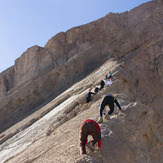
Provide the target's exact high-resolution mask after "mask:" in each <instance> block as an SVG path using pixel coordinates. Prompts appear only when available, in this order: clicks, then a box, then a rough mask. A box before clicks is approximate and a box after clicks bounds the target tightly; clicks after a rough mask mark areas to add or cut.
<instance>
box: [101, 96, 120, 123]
mask: <svg viewBox="0 0 163 163" xmlns="http://www.w3.org/2000/svg"><path fill="white" fill-rule="evenodd" d="M114 103H116V105H117V106H118V108H119V110H120V111H122V109H121V106H120V104H119V103H118V101H117V100H116V98H115V97H114V96H113V95H111V94H109V95H105V96H104V97H103V99H102V102H101V104H100V118H99V120H98V123H102V122H103V118H102V115H103V114H102V113H103V110H104V108H105V106H107V105H108V106H109V108H110V111H109V112H108V113H107V114H106V115H105V117H106V119H109V117H110V115H111V114H112V113H113V112H114Z"/></svg>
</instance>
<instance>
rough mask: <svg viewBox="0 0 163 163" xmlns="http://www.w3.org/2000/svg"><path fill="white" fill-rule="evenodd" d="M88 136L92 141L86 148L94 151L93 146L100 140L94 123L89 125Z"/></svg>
mask: <svg viewBox="0 0 163 163" xmlns="http://www.w3.org/2000/svg"><path fill="white" fill-rule="evenodd" d="M89 132H90V133H89V134H90V135H91V136H92V138H93V139H92V140H91V141H89V142H88V144H87V147H88V148H89V149H90V150H91V151H94V145H95V144H96V143H97V142H98V141H99V140H100V139H101V137H100V136H101V134H100V133H98V131H97V128H96V125H95V124H94V123H90V124H89Z"/></svg>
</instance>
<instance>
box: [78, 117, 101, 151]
mask: <svg viewBox="0 0 163 163" xmlns="http://www.w3.org/2000/svg"><path fill="white" fill-rule="evenodd" d="M86 122H92V123H94V124H95V125H96V128H97V131H98V133H99V134H100V140H99V141H98V142H97V146H98V148H99V149H100V147H101V129H100V126H99V125H98V123H97V122H96V121H94V120H93V119H87V120H85V121H83V122H82V123H81V124H83V123H86Z"/></svg>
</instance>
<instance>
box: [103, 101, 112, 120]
mask: <svg viewBox="0 0 163 163" xmlns="http://www.w3.org/2000/svg"><path fill="white" fill-rule="evenodd" d="M106 105H109V108H110V111H109V112H108V114H109V115H111V114H112V113H113V112H114V102H112V101H110V102H109V103H108V102H106V101H105V99H104V100H103V101H102V103H101V106H100V117H102V113H103V110H104V108H105V106H106Z"/></svg>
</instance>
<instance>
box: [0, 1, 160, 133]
mask: <svg viewBox="0 0 163 163" xmlns="http://www.w3.org/2000/svg"><path fill="white" fill-rule="evenodd" d="M162 4H163V2H162V1H161V0H153V1H151V2H148V3H146V4H142V5H140V6H139V7H137V8H135V9H133V10H131V11H128V12H124V13H121V14H118V13H117V14H113V13H109V14H108V15H106V16H105V17H103V18H101V19H99V20H97V21H94V22H91V23H89V24H86V25H83V26H79V27H75V28H72V29H70V30H68V31H67V32H61V33H58V34H57V35H56V36H54V37H53V38H51V39H50V40H49V41H48V42H47V44H46V45H45V47H38V46H33V47H31V48H29V49H27V51H26V52H24V53H23V54H22V56H21V57H20V58H18V59H17V60H16V61H15V65H14V66H12V67H11V68H9V69H8V70H6V71H4V72H2V73H1V74H0V113H1V114H0V126H1V127H0V132H2V131H3V130H5V129H6V128H8V127H10V126H11V125H13V124H14V123H16V122H17V121H19V120H21V119H22V118H23V117H25V116H27V115H29V114H30V113H32V112H33V111H35V109H36V108H39V106H40V105H41V104H42V105H43V102H46V101H49V100H50V98H51V97H53V98H54V97H56V96H57V95H58V94H60V93H61V92H62V91H64V90H65V89H67V88H68V87H69V86H71V85H72V84H73V83H75V82H77V81H79V80H81V79H82V78H84V77H85V76H86V75H88V74H89V73H90V72H92V71H93V70H95V69H96V68H98V67H99V66H100V65H101V64H103V63H104V62H105V61H107V59H108V58H110V57H114V58H115V59H116V60H117V61H119V62H123V63H124V67H123V68H124V69H125V71H126V72H127V73H128V75H127V77H126V78H127V79H126V81H125V82H127V83H128V84H130V89H131V91H132V92H133V94H134V95H135V98H137V99H139V100H140V101H141V102H142V103H144V104H147V105H150V106H156V105H157V104H158V103H159V104H158V105H159V107H157V109H158V110H157V111H158V112H160V110H161V106H162V101H161V99H162V92H161V90H162V81H163V77H162V75H163V74H162V69H163V68H162V67H163V61H162V56H163V49H162V40H163V38H162V35H163V34H162V31H163V30H162V26H163V21H162V17H163V5H162ZM158 105H157V106H158ZM1 124H3V125H1Z"/></svg>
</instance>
